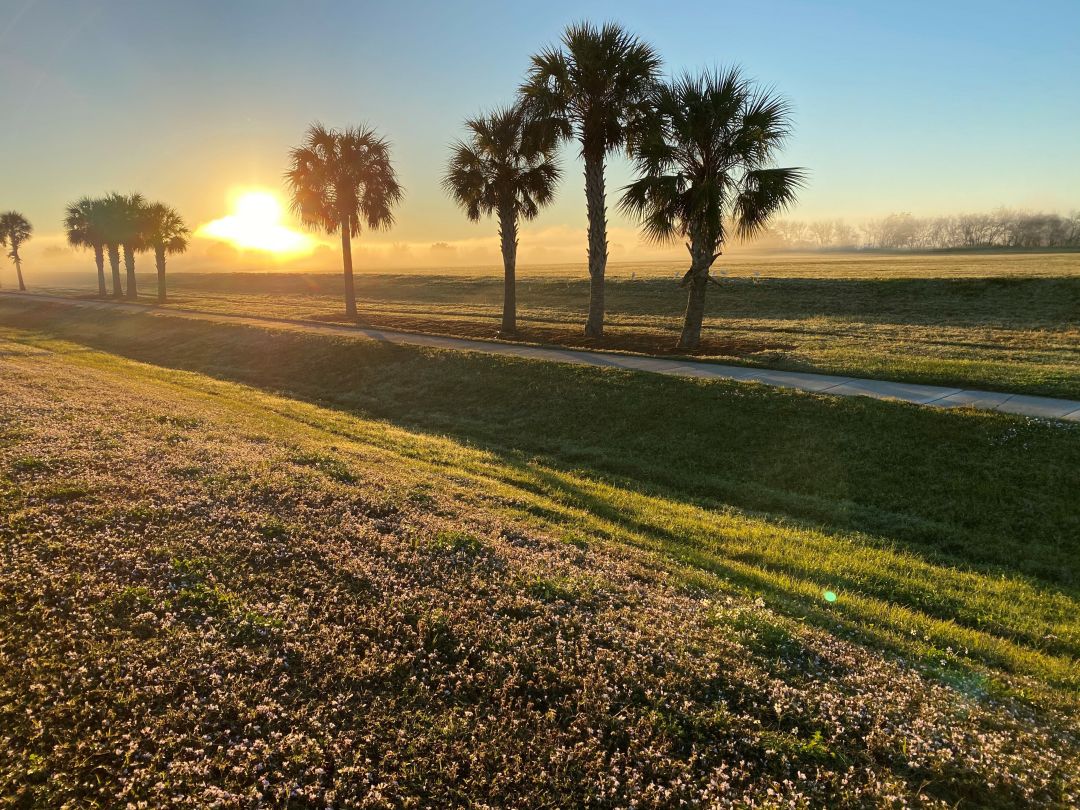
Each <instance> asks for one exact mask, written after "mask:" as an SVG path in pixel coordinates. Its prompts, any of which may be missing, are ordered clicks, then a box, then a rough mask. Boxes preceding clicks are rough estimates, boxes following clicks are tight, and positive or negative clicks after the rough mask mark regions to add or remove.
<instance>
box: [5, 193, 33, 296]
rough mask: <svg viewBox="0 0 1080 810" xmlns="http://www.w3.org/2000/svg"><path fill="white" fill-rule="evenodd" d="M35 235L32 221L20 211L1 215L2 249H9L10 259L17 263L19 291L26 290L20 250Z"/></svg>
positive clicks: (16, 271) (16, 273)
mask: <svg viewBox="0 0 1080 810" xmlns="http://www.w3.org/2000/svg"><path fill="white" fill-rule="evenodd" d="M33 234H34V227H33V226H32V225H31V224H30V220H28V219H27V218H26V217H24V216H23V215H22V214H20V213H19V212H18V211H6V212H4V213H3V214H0V247H6V248H7V249H8V258H9V259H11V261H13V262H14V263H15V275H16V276H18V279H19V289H20V290H23V291H25V290H26V282H25V281H23V274H22V257H21V256H19V248H20V247H22V244H23V242H25V241H26V240H27V239H29V238H30V237H31V236H33Z"/></svg>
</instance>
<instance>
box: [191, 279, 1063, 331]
mask: <svg viewBox="0 0 1080 810" xmlns="http://www.w3.org/2000/svg"><path fill="white" fill-rule="evenodd" d="M173 284H174V285H175V286H176V288H177V289H181V290H190V291H193V292H194V291H198V292H220V293H225V294H230V293H231V294H246V295H256V294H271V295H275V294H276V295H325V296H327V297H333V298H334V299H335V303H336V301H337V300H338V299H340V298H341V295H342V286H341V285H342V282H341V279H340V278H338V277H337V276H329V275H321V276H305V275H292V274H289V275H284V274H272V275H265V274H221V275H220V276H184V275H177V277H176V278H175V279H174V281H173ZM518 284H519V299H520V300H523V301H528V306H529V308H548V309H552V310H560V311H563V312H565V314H566V316H567V317H568V318H569V319H571V320H573V321H576V320H577V319H578V317H579V310H580V302H581V301H584V300H586V299H587V291H588V281H587V279H585V278H582V279H556V278H548V279H528V278H525V279H521V280H519V282H518ZM356 285H357V295H358V296H359V297H360V298H361V299H367V300H370V301H377V302H381V303H386V302H396V303H401V304H408V305H410V306H416V305H423V304H432V305H440V306H441V305H446V306H455V305H458V306H460V305H462V304H467V305H487V306H493V307H497V306H498V304H499V300H500V299H499V296H500V294H501V290H502V280H501V278H499V277H498V276H496V275H493V276H492V277H490V278H477V277H471V278H469V277H460V276H424V277H423V278H417V277H415V276H370V275H361V276H359V277H358V278H357V280H356ZM685 303H686V302H685V292H684V291H683V290H681V289H680V288H679V287H678V285H677V284H676V283H675V282H674V281H673V280H672V279H670V278H642V279H636V280H632V281H631V280H628V279H613V280H612V283H610V284H609V286H608V292H607V304H608V310H609V312H610V313H611V315H612V317H613V318H616V319H617V318H618V317H619V316H620V315H631V316H633V315H639V316H640V315H648V316H657V317H664V316H670V317H678V316H679V315H680V314H681V312H682V310H683V308H684V307H685ZM1078 308H1080V277H1074V276H1056V277H1036V278H1025V277H1020V276H1013V277H991V278H978V277H968V278H955V277H954V278H882V279H866V278H861V279H850V278H846V279H845V278H824V279H822V278H765V279H761V280H755V279H751V278H731V279H726V280H724V281H723V282H722V284H721V287H720V288H718V289H716V290H714V291H713V293H711V294H710V302H709V313H708V314H709V315H710V316H711V317H722V318H760V319H766V320H787V319H794V320H798V319H804V318H814V317H823V318H838V319H843V320H848V321H851V320H854V321H860V322H863V323H901V324H911V325H923V326H928V325H946V324H947V325H950V326H955V327H985V326H997V327H1015V328H1021V329H1031V328H1039V327H1047V328H1059V327H1061V326H1062V325H1065V324H1068V323H1070V322H1071V321H1073V320H1074V319H1075V313H1076V311H1077V309H1078Z"/></svg>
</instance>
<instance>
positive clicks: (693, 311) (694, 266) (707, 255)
mask: <svg viewBox="0 0 1080 810" xmlns="http://www.w3.org/2000/svg"><path fill="white" fill-rule="evenodd" d="M699 241H700V240H695V239H694V238H693V236H691V242H690V273H689V274H688V275H689V276H690V279H689V283H690V294H689V295H688V296H687V300H686V315H685V317H684V318H683V329H682V335H680V336H679V345H678V347H677V348H680V349H696V348H697V347H698V346H699V345H700V344H701V324H702V321H704V320H705V293H706V292H707V291H708V289H709V270H710V268H712V266H713V262H715V261H716V255H714V254H713V253H712V252H711V251H709V250H705V249H704V247H703V246H702V245H700V244H697V243H698V242H699Z"/></svg>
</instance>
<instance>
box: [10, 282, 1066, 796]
mask: <svg viewBox="0 0 1080 810" xmlns="http://www.w3.org/2000/svg"><path fill="white" fill-rule="evenodd" d="M0 323H3V324H4V325H5V326H4V331H3V333H2V337H3V339H4V340H5V342H4V343H3V344H0V386H2V391H0V397H2V400H0V401H3V402H4V403H5V408H4V410H3V414H2V424H0V430H2V437H0V476H3V480H2V483H0V543H2V546H0V550H2V554H3V565H2V566H0V617H2V618H0V656H2V657H0V662H2V664H3V666H0V726H3V727H4V728H5V732H4V742H3V744H4V745H5V746H6V757H5V760H6V762H7V764H6V765H5V766H3V769H2V770H0V783H2V784H3V789H2V790H0V794H2V795H3V796H5V797H12V799H11V800H12V801H22V802H24V803H26V802H29V803H34V802H36V803H38V804H60V803H62V801H64V800H72V801H76V802H77V803H80V804H86V803H93V802H94V801H98V802H99V803H101V804H114V803H116V802H115V801H110V799H115V797H117V796H120V797H121V798H122V800H123V801H125V802H126V801H128V800H133V801H135V800H140V799H142V800H147V801H151V802H157V803H169V802H177V801H179V800H180V798H181V797H187V798H188V799H192V797H194V799H193V800H194V801H195V802H196V803H202V804H208V803H211V802H212V801H213V800H215V799H217V800H221V801H222V802H223V803H225V804H242V803H245V802H250V801H254V800H256V799H257V798H258V797H259V796H261V797H263V798H264V799H265V800H267V801H275V802H277V803H283V802H284V799H285V797H286V796H290V797H291V798H290V806H323V805H325V804H326V803H334V804H337V805H341V806H349V805H350V803H351V804H354V805H355V806H401V805H405V806H407V805H408V803H409V802H410V801H412V802H414V803H417V804H420V805H424V804H428V805H430V804H443V805H445V804H453V803H459V804H460V803H468V802H474V803H476V802H486V803H488V804H490V805H494V806H505V805H509V804H517V805H520V804H527V803H532V804H545V803H546V804H554V805H561V806H572V805H580V804H584V803H589V802H591V803H594V804H597V805H600V806H625V805H627V804H629V801H630V799H631V798H635V799H637V800H638V801H639V802H640V805H639V806H656V807H665V806H671V804H672V803H674V802H677V801H679V800H680V799H683V800H686V801H688V802H690V803H691V804H695V803H697V804H700V803H708V802H710V801H714V802H715V803H717V804H724V803H725V802H729V803H730V802H734V803H738V802H742V803H744V804H745V803H750V802H753V801H758V802H761V803H765V804H770V803H772V804H775V803H777V802H781V801H786V800H788V799H793V800H795V801H796V802H800V801H801V802H808V803H811V804H815V805H828V806H845V805H851V806H856V805H866V804H878V805H880V804H886V803H888V801H889V800H888V799H887V798H886V797H887V796H895V797H899V798H898V799H897V800H896V801H897V802H908V803H922V804H925V805H934V804H939V803H940V804H943V805H948V806H952V805H953V804H955V803H956V802H957V801H960V802H967V803H970V804H971V805H972V806H1002V807H1007V806H1015V805H1016V804H1019V803H1031V804H1044V805H1047V806H1057V805H1060V806H1067V805H1069V804H1070V803H1074V802H1075V799H1076V789H1077V786H1076V773H1077V772H1078V771H1077V764H1078V762H1077V752H1078V750H1080V743H1078V740H1077V736H1076V735H1077V733H1078V730H1077V727H1076V724H1075V720H1074V719H1070V713H1074V712H1075V710H1076V690H1077V687H1078V685H1080V672H1078V670H1077V666H1076V655H1077V651H1078V649H1080V622H1078V620H1077V616H1078V610H1077V608H1078V607H1080V595H1078V593H1077V588H1076V585H1077V581H1078V580H1077V574H1078V571H1077V559H1078V556H1080V555H1078V554H1077V551H1078V547H1077V543H1078V537H1080V518H1078V516H1077V513H1076V509H1075V492H1076V488H1077V483H1078V481H1077V470H1078V469H1080V431H1077V430H1076V428H1075V426H1067V425H1056V424H1052V423H1042V422H1038V421H1032V420H1024V419H1019V418H1015V417H1008V416H1004V415H998V414H984V413H973V412H937V411H932V410H925V409H917V408H914V407H908V406H902V405H896V404H890V403H882V402H876V401H870V400H838V399H831V398H827V397H817V396H812V395H802V394H795V393H790V392H779V391H773V390H768V389H764V388H761V387H756V386H745V385H736V384H725V383H717V382H707V383H697V382H690V381H686V380H669V379H664V378H658V377H650V376H647V375H634V374H626V373H621V372H611V371H604V370H599V369H581V368H575V367H568V366H555V365H545V364H538V363H532V362H528V361H521V360H507V359H499V358H491V357H485V356H479V355H463V354H454V353H446V352H434V351H425V350H419V349H410V348H404V347H392V346H384V345H381V344H374V343H371V342H367V341H362V340H349V339H341V340H335V339H329V338H326V337H324V336H313V335H310V334H303V333H299V332H295V331H284V330H283V331H278V330H261V329H251V328H247V327H240V326H217V325H209V324H205V323H190V322H184V321H180V320H176V319H162V318H154V317H148V316H144V315H120V314H116V313H89V312H71V311H69V310H66V309H62V308H56V307H48V306H27V305H26V304H25V303H21V304H19V303H12V302H7V301H5V302H3V303H0ZM132 360H137V361H142V362H141V363H137V362H131V361H132ZM595 415H600V416H601V417H602V418H599V419H594V418H592V417H594V416H595ZM825 589H830V590H832V591H834V592H836V593H838V595H839V599H838V600H837V601H836V602H835V603H827V602H825V601H824V600H823V599H822V598H821V595H822V592H823V590H825ZM769 791H772V792H771V793H770V792H769ZM365 802H366V804H365Z"/></svg>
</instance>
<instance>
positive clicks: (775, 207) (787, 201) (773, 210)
mask: <svg viewBox="0 0 1080 810" xmlns="http://www.w3.org/2000/svg"><path fill="white" fill-rule="evenodd" d="M805 184H806V172H805V171H804V170H803V169H796V168H787V169H757V170H754V171H750V172H747V173H746V177H745V178H744V180H743V188H742V191H741V192H740V193H739V195H738V196H737V197H736V198H735V202H734V206H733V208H734V210H733V212H732V213H733V217H734V219H735V230H736V233H737V234H738V235H739V238H741V239H750V238H752V237H754V236H756V235H757V234H758V233H760V232H761V231H762V230H763V229H764V228H765V226H766V225H767V224H768V222H769V220H770V219H771V218H772V217H773V216H774V215H775V214H777V213H779V212H781V211H784V210H786V209H788V208H790V207H791V206H792V205H794V203H795V199H796V196H797V193H798V191H799V189H801V188H803V187H804V186H805Z"/></svg>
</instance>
